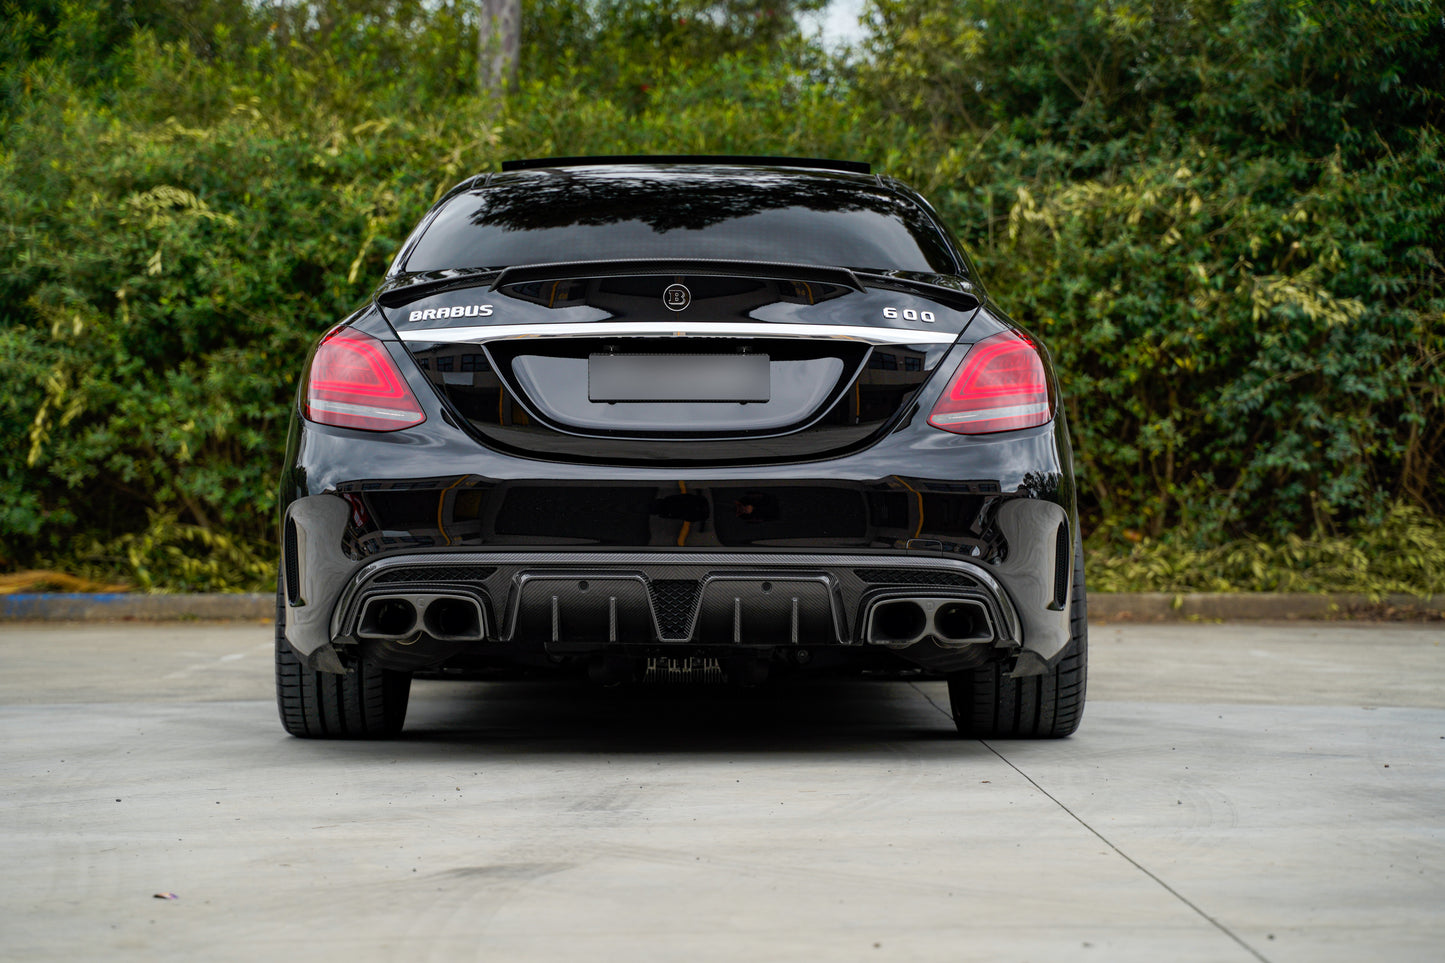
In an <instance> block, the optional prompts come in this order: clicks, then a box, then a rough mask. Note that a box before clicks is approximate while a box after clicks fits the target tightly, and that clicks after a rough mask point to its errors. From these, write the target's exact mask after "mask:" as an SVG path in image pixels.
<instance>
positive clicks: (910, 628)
mask: <svg viewBox="0 0 1445 963" xmlns="http://www.w3.org/2000/svg"><path fill="white" fill-rule="evenodd" d="M927 631H928V615H927V613H925V612H924V611H923V606H921V605H919V604H918V603H917V602H915V601H913V600H912V599H893V600H890V601H886V602H879V603H878V604H877V605H874V606H873V608H872V610H871V611H870V612H869V613H868V629H867V639H868V641H869V642H870V643H872V644H873V645H908V644H911V643H913V642H917V641H918V640H919V639H921V638H923V635H924V633H926V632H927Z"/></svg>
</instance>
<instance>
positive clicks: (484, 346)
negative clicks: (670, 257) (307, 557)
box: [378, 261, 977, 464]
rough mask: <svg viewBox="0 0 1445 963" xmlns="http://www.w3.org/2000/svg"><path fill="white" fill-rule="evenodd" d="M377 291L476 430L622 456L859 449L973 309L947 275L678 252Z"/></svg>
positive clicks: (634, 460) (672, 458)
mask: <svg viewBox="0 0 1445 963" xmlns="http://www.w3.org/2000/svg"><path fill="white" fill-rule="evenodd" d="M378 302H379V303H380V304H381V306H382V309H383V311H384V312H385V313H386V315H387V318H388V320H389V321H390V322H391V324H392V326H393V327H394V328H395V329H396V331H397V333H398V335H399V336H400V338H401V339H402V341H403V342H404V343H405V344H406V346H407V348H408V349H409V351H410V352H411V355H412V357H413V358H414V359H415V360H416V362H417V364H418V365H419V366H420V367H421V369H422V370H423V371H424V372H425V373H426V376H427V378H428V379H429V380H430V381H431V383H432V385H433V386H434V387H435V388H436V389H437V391H438V392H439V393H440V394H441V395H442V397H444V398H445V399H446V400H447V402H448V403H449V404H450V405H451V406H452V408H453V409H454V410H455V412H456V413H457V414H458V415H459V416H460V417H461V419H462V420H463V421H464V423H465V424H466V425H467V426H468V427H469V428H470V430H471V431H472V432H473V433H474V434H475V435H476V436H477V437H478V439H479V440H480V441H482V442H484V443H486V444H488V445H491V446H495V447H499V448H503V449H507V450H511V451H515V452H518V453H522V454H526V455H528V456H530V457H542V458H555V459H562V460H567V461H605V462H609V463H624V464H648V463H670V464H696V463H703V462H706V463H710V464H746V463H754V462H779V461H797V460H803V459H810V458H817V457H822V456H828V455H835V454H841V453H843V452H846V451H849V450H853V449H856V448H858V447H861V446H864V445H867V444H869V443H870V441H871V440H873V439H875V438H877V437H879V436H880V435H881V434H882V433H884V432H886V431H887V430H890V429H891V427H892V426H893V425H894V424H896V423H897V422H898V421H899V420H900V419H902V418H903V417H905V416H906V415H907V414H908V411H909V409H910V407H911V402H912V400H913V398H914V397H915V396H916V394H917V393H918V390H919V389H920V388H921V387H922V386H923V384H924V383H925V382H926V381H927V380H928V378H929V377H930V376H931V375H932V374H933V372H934V370H935V369H936V367H937V366H938V363H939V361H940V360H941V359H942V358H943V356H944V355H945V354H946V353H947V352H948V350H949V348H950V347H951V345H952V344H953V342H954V341H955V340H956V339H957V336H958V335H959V333H960V332H962V330H963V329H964V327H966V326H967V324H968V321H969V319H970V318H971V317H972V315H973V312H974V310H976V308H977V300H976V299H974V298H973V297H972V295H971V294H970V293H969V292H968V291H967V290H966V289H964V288H963V287H962V286H961V285H959V284H958V283H957V282H955V281H952V279H947V278H938V277H934V276H917V275H913V276H905V275H902V274H901V273H894V274H890V275H859V274H857V273H855V272H851V271H846V270H838V269H831V268H809V267H799V266H793V265H760V264H749V263H743V262H738V263H731V262H691V261H689V262H684V261H677V262H658V261H650V262H593V263H589V264H571V265H568V264H559V265H546V266H541V267H536V268H512V269H508V270H505V271H501V272H496V271H491V272H475V271H463V272H453V273H448V274H440V273H439V274H432V275H427V276H420V277H418V276H413V277H410V278H400V279H397V280H396V281H394V282H392V284H391V285H389V286H388V288H387V289H384V290H383V291H382V293H381V294H380V295H379V296H378Z"/></svg>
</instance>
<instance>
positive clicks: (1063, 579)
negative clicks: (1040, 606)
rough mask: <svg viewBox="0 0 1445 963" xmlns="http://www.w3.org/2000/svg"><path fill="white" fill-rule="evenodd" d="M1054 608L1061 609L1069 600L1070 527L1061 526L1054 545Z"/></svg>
mask: <svg viewBox="0 0 1445 963" xmlns="http://www.w3.org/2000/svg"><path fill="white" fill-rule="evenodd" d="M1054 551H1055V554H1054V608H1057V609H1061V608H1063V607H1064V603H1065V602H1067V601H1068V600H1069V526H1068V525H1060V526H1059V534H1058V538H1057V540H1056V541H1055V543H1054Z"/></svg>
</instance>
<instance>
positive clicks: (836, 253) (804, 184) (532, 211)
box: [406, 168, 959, 274]
mask: <svg viewBox="0 0 1445 963" xmlns="http://www.w3.org/2000/svg"><path fill="white" fill-rule="evenodd" d="M667 257H672V258H676V257H689V258H720V259H740V260H752V261H786V262H796V263H806V264H837V265H844V266H847V267H855V268H865V269H872V270H901V271H919V272H939V273H943V274H952V273H955V272H956V271H958V270H959V266H958V265H956V264H955V263H954V259H953V256H952V254H951V253H950V250H949V247H948V244H947V242H946V241H944V239H943V238H942V237H941V236H940V235H939V232H938V229H937V227H936V226H935V225H934V224H933V222H932V220H931V219H930V218H929V216H928V215H927V214H926V213H925V212H924V210H923V209H922V208H921V207H919V206H918V205H917V204H915V203H914V202H913V201H911V200H908V199H907V198H905V197H903V196H902V195H899V194H896V193H893V192H892V191H889V190H886V189H884V188H881V187H878V186H876V183H875V182H874V181H872V180H871V179H868V178H858V177H851V176H842V175H827V174H816V175H812V176H798V174H797V172H796V171H794V172H791V173H789V174H787V175H781V174H779V173H776V172H771V171H768V170H765V169H754V170H749V171H746V172H738V171H716V170H713V171H704V170H697V169H693V168H671V169H669V168H663V169H654V170H650V171H640V170H635V169H634V170H618V169H612V168H581V169H575V170H567V171H551V172H525V173H514V174H504V175H499V176H497V177H494V178H492V179H491V180H490V181H489V182H488V186H486V187H484V188H480V189H478V190H474V191H469V192H466V193H463V194H459V195H457V196H456V197H454V198H452V200H451V201H449V202H448V203H447V205H446V206H445V207H444V208H443V209H442V211H441V212H440V213H439V214H438V215H437V217H436V219H435V220H434V221H433V222H432V224H431V226H430V227H429V228H428V229H427V232H426V233H425V234H424V235H423V236H422V238H421V239H420V241H419V242H418V243H417V245H416V247H415V248H414V249H413V251H412V252H411V255H410V257H409V258H408V261H407V265H406V269H407V270H408V271H437V270H445V269H451V268H475V267H505V266H508V265H514V264H542V263H551V262H557V261H588V260H608V259H617V258H667Z"/></svg>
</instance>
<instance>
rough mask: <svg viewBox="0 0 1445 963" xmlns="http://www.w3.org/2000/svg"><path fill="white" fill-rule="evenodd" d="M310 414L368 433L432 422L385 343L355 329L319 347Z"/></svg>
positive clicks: (309, 383)
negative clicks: (388, 352) (392, 358)
mask: <svg viewBox="0 0 1445 963" xmlns="http://www.w3.org/2000/svg"><path fill="white" fill-rule="evenodd" d="M304 410H305V414H306V417H307V418H310V419H311V420H312V421H319V422H320V423H321V424H323V425H336V426H337V427H339V428H362V429H365V430H366V431H398V430H400V429H402V428H410V427H411V426H412V425H419V424H421V423H422V422H423V421H426V414H425V413H423V412H422V410H421V405H419V404H418V403H417V400H416V396H415V395H413V394H412V393H411V389H410V388H408V387H407V384H406V379H405V378H403V377H402V374H401V372H400V371H399V370H397V367H396V364H395V363H394V362H393V361H392V360H391V355H389V354H387V353H386V348H385V347H384V346H383V345H382V343H381V342H380V341H378V340H376V339H375V338H373V337H371V336H370V335H365V334H362V333H361V332H360V331H356V330H353V329H351V328H337V329H335V330H333V331H332V332H331V333H329V334H328V335H326V337H324V338H322V339H321V343H320V344H319V345H317V347H316V354H315V355H314V356H313V357H312V359H311V371H310V373H309V375H308V376H307V379H306V402H305V409H304Z"/></svg>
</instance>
